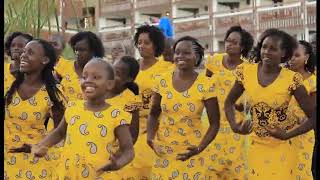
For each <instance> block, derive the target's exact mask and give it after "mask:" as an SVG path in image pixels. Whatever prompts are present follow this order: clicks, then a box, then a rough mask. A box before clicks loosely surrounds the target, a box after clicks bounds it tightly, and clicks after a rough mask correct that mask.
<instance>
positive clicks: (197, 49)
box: [173, 36, 204, 67]
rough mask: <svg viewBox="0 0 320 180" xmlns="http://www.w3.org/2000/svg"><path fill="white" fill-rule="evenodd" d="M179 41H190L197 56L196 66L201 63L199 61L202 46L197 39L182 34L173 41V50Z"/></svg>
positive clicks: (201, 57)
mask: <svg viewBox="0 0 320 180" xmlns="http://www.w3.org/2000/svg"><path fill="white" fill-rule="evenodd" d="M181 41H190V42H191V43H192V45H193V46H194V47H193V50H194V51H195V53H196V55H197V58H198V59H197V63H196V66H197V67H198V66H199V65H200V64H201V61H202V59H203V56H204V48H203V47H202V45H201V44H200V43H199V41H198V40H197V39H196V38H194V37H191V36H183V37H181V38H180V39H178V40H177V41H176V42H175V43H174V45H173V51H174V52H175V51H176V46H177V44H178V43H179V42H181Z"/></svg>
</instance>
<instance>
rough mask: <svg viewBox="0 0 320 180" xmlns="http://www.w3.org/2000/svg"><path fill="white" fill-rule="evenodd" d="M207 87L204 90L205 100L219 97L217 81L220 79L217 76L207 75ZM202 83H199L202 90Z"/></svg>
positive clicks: (199, 88)
mask: <svg viewBox="0 0 320 180" xmlns="http://www.w3.org/2000/svg"><path fill="white" fill-rule="evenodd" d="M205 78H206V79H205V85H204V86H205V89H204V90H203V100H207V99H210V98H212V97H217V83H218V80H217V78H216V76H214V75H213V76H212V77H211V78H209V77H205ZM201 86H202V84H199V85H198V90H199V91H201Z"/></svg>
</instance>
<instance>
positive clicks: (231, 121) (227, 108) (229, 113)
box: [224, 102, 236, 132]
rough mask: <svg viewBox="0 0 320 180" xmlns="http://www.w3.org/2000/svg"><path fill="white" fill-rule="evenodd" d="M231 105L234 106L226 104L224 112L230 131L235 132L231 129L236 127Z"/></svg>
mask: <svg viewBox="0 0 320 180" xmlns="http://www.w3.org/2000/svg"><path fill="white" fill-rule="evenodd" d="M233 105H234V104H232V103H228V102H226V103H225V106H224V111H225V115H226V118H227V120H228V122H229V124H230V126H231V128H232V130H233V131H235V132H236V130H235V129H234V128H233V127H234V126H235V125H236V119H235V112H234V107H233Z"/></svg>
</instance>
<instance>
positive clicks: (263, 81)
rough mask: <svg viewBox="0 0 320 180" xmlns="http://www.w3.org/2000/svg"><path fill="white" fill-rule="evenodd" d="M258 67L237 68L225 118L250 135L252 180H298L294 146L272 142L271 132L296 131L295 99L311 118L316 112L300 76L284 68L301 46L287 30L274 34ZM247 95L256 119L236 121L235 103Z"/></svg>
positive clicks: (259, 57)
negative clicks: (291, 106) (292, 106)
mask: <svg viewBox="0 0 320 180" xmlns="http://www.w3.org/2000/svg"><path fill="white" fill-rule="evenodd" d="M257 46H258V48H257V49H258V52H257V60H258V63H257V64H243V65H240V66H238V67H237V68H236V70H235V75H236V77H237V80H236V82H235V84H234V86H233V88H232V89H231V91H230V93H229V95H228V96H227V99H226V101H225V114H226V117H227V119H228V121H229V123H230V126H231V128H232V130H233V131H234V132H236V133H239V134H250V133H251V132H252V133H251V134H250V135H249V138H250V139H249V149H248V167H249V179H250V180H256V179H263V180H265V179H293V174H292V171H293V169H294V167H293V164H294V162H295V158H296V154H295V153H294V151H293V149H294V147H293V146H292V142H291V141H281V140H278V139H275V138H272V137H270V134H269V132H268V129H270V128H275V127H279V128H281V129H284V130H288V129H291V128H292V127H294V125H295V122H294V121H292V120H291V119H290V118H287V115H286V112H287V109H288V105H289V102H290V99H291V97H292V96H294V97H295V98H296V99H297V100H298V102H299V105H300V106H301V107H302V109H303V111H304V112H305V113H306V114H307V115H308V117H310V115H311V114H312V111H313V109H312V108H311V107H310V106H306V104H308V103H310V102H309V99H308V95H307V91H306V89H305V87H304V86H303V84H302V77H301V75H300V74H299V73H295V72H292V71H290V70H288V69H285V68H282V67H281V66H279V64H280V63H283V62H286V61H287V60H289V59H290V58H291V57H292V55H293V51H294V48H295V47H296V41H295V40H294V39H293V38H292V37H291V36H290V35H289V34H287V33H285V32H283V31H280V30H278V31H273V32H271V33H269V34H267V35H266V36H265V37H264V38H263V39H262V41H261V43H258V45H257ZM244 92H245V94H246V97H247V99H248V102H247V106H248V108H249V109H250V115H251V118H252V120H251V121H250V120H249V121H240V122H236V119H235V113H234V108H233V106H234V104H235V102H236V101H237V99H238V98H239V97H240V96H241V94H243V93H244Z"/></svg>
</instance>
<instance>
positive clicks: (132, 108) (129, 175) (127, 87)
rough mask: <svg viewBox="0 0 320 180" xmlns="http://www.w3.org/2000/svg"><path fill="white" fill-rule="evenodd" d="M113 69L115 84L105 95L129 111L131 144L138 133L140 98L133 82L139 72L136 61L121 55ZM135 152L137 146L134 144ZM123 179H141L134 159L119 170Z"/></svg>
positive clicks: (137, 88)
mask: <svg viewBox="0 0 320 180" xmlns="http://www.w3.org/2000/svg"><path fill="white" fill-rule="evenodd" d="M113 69H114V71H115V82H116V86H115V87H114V88H113V89H112V92H110V94H108V95H107V98H108V99H107V102H108V103H110V104H112V105H119V106H120V107H123V109H124V110H125V111H127V112H130V113H131V123H130V132H131V135H132V140H133V144H135V142H136V141H137V138H138V135H139V110H140V109H141V108H142V106H143V104H142V99H141V97H140V96H139V87H138V85H137V84H136V83H135V82H134V80H135V78H136V76H137V75H138V73H139V63H138V61H137V60H136V59H135V58H133V57H130V56H123V57H122V58H121V59H120V60H118V61H115V62H114V64H113ZM134 148H135V149H136V150H135V152H136V154H137V151H138V150H139V148H140V147H139V146H134ZM119 174H121V175H122V176H121V178H123V179H138V180H140V179H143V177H144V174H142V173H141V172H140V171H137V169H136V167H135V163H134V161H133V162H132V163H130V164H128V166H126V167H124V168H123V169H121V170H120V171H119Z"/></svg>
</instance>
